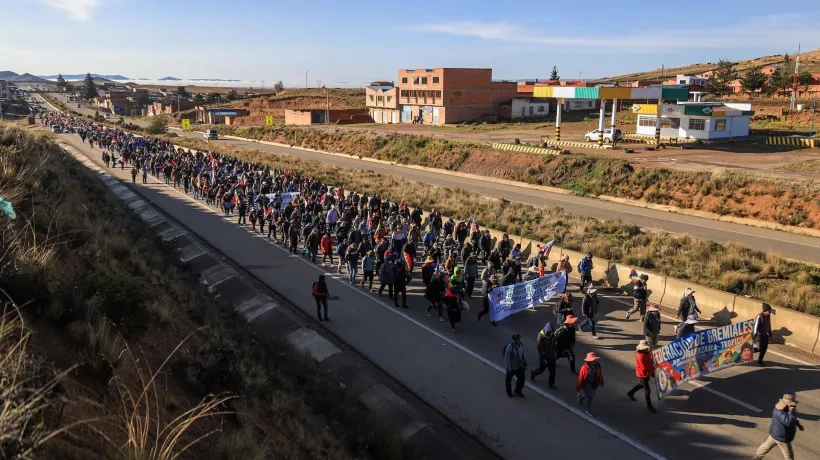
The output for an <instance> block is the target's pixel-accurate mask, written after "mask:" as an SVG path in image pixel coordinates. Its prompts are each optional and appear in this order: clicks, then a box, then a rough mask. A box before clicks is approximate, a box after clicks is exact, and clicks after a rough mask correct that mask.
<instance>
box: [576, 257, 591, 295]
mask: <svg viewBox="0 0 820 460" xmlns="http://www.w3.org/2000/svg"><path fill="white" fill-rule="evenodd" d="M592 268H593V264H592V253H591V252H590V253H588V254H587V255H586V257H584V258H583V259H581V261H580V262H578V274H579V275H581V290H582V291H583V290H584V287H586V284H587V283H589V285H590V286H592Z"/></svg>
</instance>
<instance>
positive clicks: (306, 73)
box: [305, 70, 310, 89]
mask: <svg viewBox="0 0 820 460" xmlns="http://www.w3.org/2000/svg"><path fill="white" fill-rule="evenodd" d="M308 72H310V71H309V70H305V89H307V87H308V85H307V77H308Z"/></svg>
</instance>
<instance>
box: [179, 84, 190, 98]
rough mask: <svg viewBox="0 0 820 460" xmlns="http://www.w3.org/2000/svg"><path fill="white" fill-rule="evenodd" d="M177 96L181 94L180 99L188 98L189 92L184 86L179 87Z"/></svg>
mask: <svg viewBox="0 0 820 460" xmlns="http://www.w3.org/2000/svg"><path fill="white" fill-rule="evenodd" d="M177 94H179V97H188V91H187V90H186V89H185V87H184V86H177Z"/></svg>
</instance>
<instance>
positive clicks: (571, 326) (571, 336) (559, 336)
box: [555, 315, 578, 374]
mask: <svg viewBox="0 0 820 460" xmlns="http://www.w3.org/2000/svg"><path fill="white" fill-rule="evenodd" d="M577 320H578V318H576V317H575V316H573V315H569V316H567V317H566V319H565V320H564V323H563V325H562V326H561V327H559V328H558V330H557V331H555V352H556V356H557V357H558V358H563V357H566V358H567V359H568V360H569V370H570V372H572V373H573V374H577V373H578V372H577V371H576V370H575V322H576V321H577Z"/></svg>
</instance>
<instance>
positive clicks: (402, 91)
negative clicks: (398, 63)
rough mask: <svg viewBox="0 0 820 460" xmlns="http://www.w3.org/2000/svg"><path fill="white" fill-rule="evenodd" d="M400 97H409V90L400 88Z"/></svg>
mask: <svg viewBox="0 0 820 460" xmlns="http://www.w3.org/2000/svg"><path fill="white" fill-rule="evenodd" d="M401 97H410V91H408V90H406V89H403V90H401Z"/></svg>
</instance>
